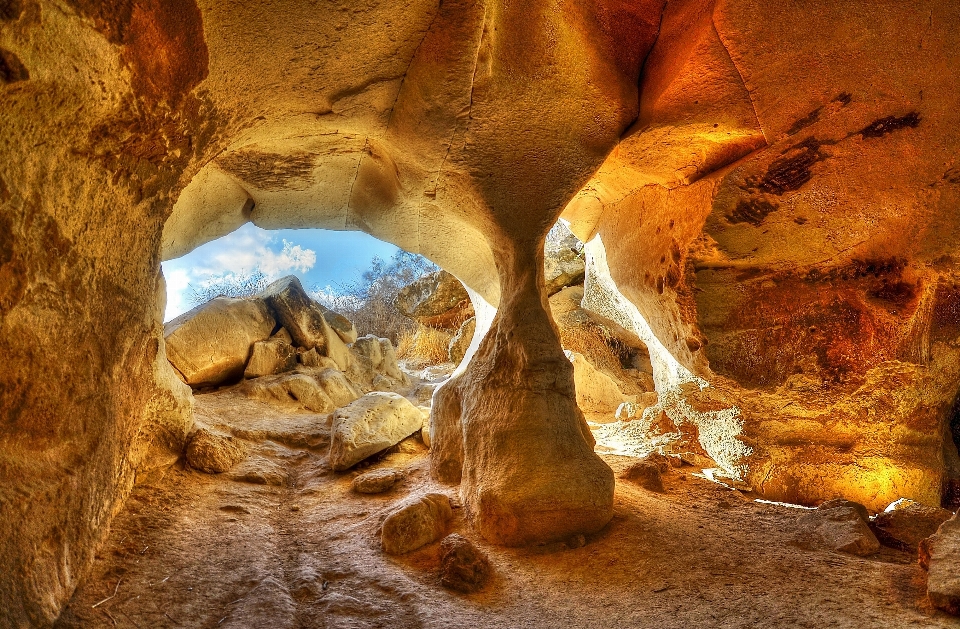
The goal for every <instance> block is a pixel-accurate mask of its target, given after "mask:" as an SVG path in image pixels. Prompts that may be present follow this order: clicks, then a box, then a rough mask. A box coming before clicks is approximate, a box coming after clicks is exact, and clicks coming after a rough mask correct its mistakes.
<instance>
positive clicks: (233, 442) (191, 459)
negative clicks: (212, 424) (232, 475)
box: [187, 425, 248, 474]
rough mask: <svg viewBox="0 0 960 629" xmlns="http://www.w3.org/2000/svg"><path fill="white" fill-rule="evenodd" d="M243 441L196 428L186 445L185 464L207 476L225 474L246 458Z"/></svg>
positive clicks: (216, 431)
mask: <svg viewBox="0 0 960 629" xmlns="http://www.w3.org/2000/svg"><path fill="white" fill-rule="evenodd" d="M247 452H248V449H247V446H246V444H245V443H244V442H243V441H240V440H239V439H237V438H235V437H234V436H233V435H229V434H226V433H223V432H220V431H218V430H213V429H211V428H207V427H205V426H199V425H198V426H197V427H196V429H195V430H194V431H193V432H192V433H191V434H190V437H189V441H188V443H187V463H189V464H190V467H192V468H194V469H197V470H200V471H202V472H206V473H208V474H219V473H221V472H226V471H227V470H229V469H230V468H232V467H233V466H234V465H236V464H237V463H239V462H240V461H242V460H243V459H244V458H245V457H246V456H247Z"/></svg>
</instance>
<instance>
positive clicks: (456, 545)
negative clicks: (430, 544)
mask: <svg viewBox="0 0 960 629" xmlns="http://www.w3.org/2000/svg"><path fill="white" fill-rule="evenodd" d="M489 576H490V561H489V560H488V559H487V556H486V555H485V554H484V553H483V552H482V551H481V550H480V549H479V548H477V547H476V546H475V545H474V544H473V542H471V541H470V540H469V539H467V538H466V537H463V536H462V535H458V534H457V533H451V534H450V535H447V536H446V537H444V538H443V541H442V542H440V583H441V584H442V585H443V586H444V587H448V588H450V589H452V590H457V591H458V592H465V593H468V594H469V593H471V592H476V591H477V590H479V589H481V588H482V587H483V585H484V584H485V583H486V582H487V578H489Z"/></svg>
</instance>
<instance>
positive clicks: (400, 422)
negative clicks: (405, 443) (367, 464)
mask: <svg viewBox="0 0 960 629" xmlns="http://www.w3.org/2000/svg"><path fill="white" fill-rule="evenodd" d="M422 425H423V417H422V415H421V414H420V410H419V409H417V407H416V406H414V405H413V404H412V403H411V402H410V400H408V399H406V398H405V397H402V396H400V395H397V394H396V393H385V392H374V393H368V394H367V395H364V396H363V397H362V398H360V399H358V400H356V401H354V402H352V403H350V404H348V405H347V406H345V407H343V408H340V409H338V410H337V411H336V412H335V413H334V415H333V428H332V430H331V437H330V467H331V468H333V469H334V470H335V471H342V470H345V469H348V468H350V467H351V466H353V465H355V464H357V463H359V462H360V461H362V460H363V459H365V458H367V457H369V456H371V455H374V454H376V453H377V452H380V451H382V450H385V449H387V448H389V447H390V446H392V445H395V444H397V443H399V442H400V441H401V440H402V439H404V438H406V437H409V436H410V435H412V434H413V433H415V432H416V431H418V430H420V428H421V426H422Z"/></svg>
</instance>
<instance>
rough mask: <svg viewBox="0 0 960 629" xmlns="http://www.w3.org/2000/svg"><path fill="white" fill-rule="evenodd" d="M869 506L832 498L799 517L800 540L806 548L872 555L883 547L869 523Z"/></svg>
mask: <svg viewBox="0 0 960 629" xmlns="http://www.w3.org/2000/svg"><path fill="white" fill-rule="evenodd" d="M868 518H869V514H868V513H867V509H866V507H864V506H863V505H861V504H858V503H856V502H851V501H849V500H841V499H838V500H830V501H827V502H825V503H823V504H822V505H820V506H819V507H817V508H816V509H814V510H812V511H810V512H809V513H805V514H804V515H802V516H800V517H799V518H798V519H797V528H798V536H797V542H798V544H799V545H800V546H802V547H805V548H811V549H813V548H821V549H829V550H836V551H839V552H844V553H850V554H852V555H859V556H865V555H872V554H873V553H875V552H877V551H879V550H880V542H879V541H877V538H876V536H874V534H873V531H871V530H870V526H869V525H868V524H867V520H868Z"/></svg>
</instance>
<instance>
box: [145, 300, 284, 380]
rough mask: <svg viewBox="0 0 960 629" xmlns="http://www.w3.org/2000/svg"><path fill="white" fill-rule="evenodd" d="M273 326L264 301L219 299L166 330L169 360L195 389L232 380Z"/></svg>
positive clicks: (178, 320) (169, 325) (187, 315)
mask: <svg viewBox="0 0 960 629" xmlns="http://www.w3.org/2000/svg"><path fill="white" fill-rule="evenodd" d="M274 327H276V320H275V319H274V318H273V315H272V314H271V312H270V310H269V309H268V308H267V305H266V304H265V303H264V302H263V301H262V300H259V299H233V298H231V297H217V298H216V299H211V300H210V301H208V302H207V303H205V304H202V305H200V306H197V307H196V308H194V309H193V310H191V311H189V312H187V313H185V314H182V315H180V316H179V317H177V318H176V319H174V320H173V321H170V322H169V323H167V324H166V325H165V326H164V332H163V335H164V340H165V342H166V348H167V350H166V351H167V358H168V359H169V360H170V363H171V364H172V365H173V366H174V368H176V370H177V371H178V372H179V373H180V375H181V376H182V377H183V380H184V382H186V383H187V384H189V385H190V386H193V387H203V386H214V385H218V384H222V383H224V382H227V381H230V380H236V379H238V378H240V377H241V376H242V375H243V371H244V368H245V367H246V365H247V360H249V358H250V354H251V351H252V348H253V346H254V344H255V343H257V342H259V341H264V340H266V339H267V338H269V337H270V334H271V333H272V332H273V328H274Z"/></svg>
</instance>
